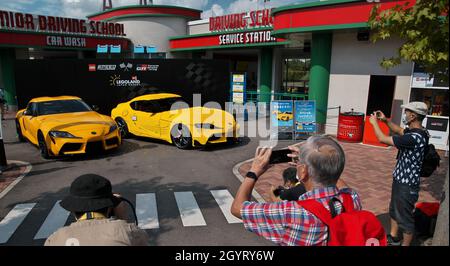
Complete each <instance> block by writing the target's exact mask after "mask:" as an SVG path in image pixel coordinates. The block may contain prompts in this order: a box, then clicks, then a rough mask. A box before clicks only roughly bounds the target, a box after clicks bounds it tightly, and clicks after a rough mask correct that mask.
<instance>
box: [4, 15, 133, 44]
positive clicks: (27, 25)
mask: <svg viewBox="0 0 450 266" xmlns="http://www.w3.org/2000/svg"><path fill="white" fill-rule="evenodd" d="M0 28H2V29H8V30H26V31H46V32H53V33H74V34H94V35H106V36H111V37H112V36H116V37H117V36H120V37H123V36H126V34H125V29H124V25H123V24H120V23H110V22H102V21H90V20H84V19H75V18H63V17H54V16H43V15H32V14H24V13H20V12H12V11H4V10H0Z"/></svg>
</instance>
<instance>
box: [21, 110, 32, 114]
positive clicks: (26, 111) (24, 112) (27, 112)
mask: <svg viewBox="0 0 450 266" xmlns="http://www.w3.org/2000/svg"><path fill="white" fill-rule="evenodd" d="M22 114H23V115H31V112H30V111H28V110H25V111H23V113H22Z"/></svg>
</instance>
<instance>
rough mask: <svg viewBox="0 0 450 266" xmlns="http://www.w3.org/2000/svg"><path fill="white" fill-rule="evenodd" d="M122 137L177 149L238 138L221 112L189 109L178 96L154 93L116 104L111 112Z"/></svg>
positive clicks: (235, 126)
mask: <svg viewBox="0 0 450 266" xmlns="http://www.w3.org/2000/svg"><path fill="white" fill-rule="evenodd" d="M111 117H112V118H113V119H114V120H115V121H116V122H117V125H118V126H119V129H120V132H121V135H122V137H126V136H128V135H129V134H130V133H131V134H133V135H136V136H141V137H149V138H154V139H161V140H164V141H167V142H169V143H172V144H174V145H175V146H177V147H178V148H180V149H188V148H190V147H193V146H203V145H206V144H215V143H223V142H234V141H236V140H237V138H238V129H239V125H238V124H237V123H236V121H235V119H234V117H233V116H232V115H231V114H230V113H228V112H225V111H223V110H220V109H211V108H205V107H192V108H190V107H189V106H188V104H187V103H186V102H184V101H183V99H182V98H181V96H179V95H176V94H170V93H157V94H148V95H143V96H139V97H137V98H134V99H132V100H131V101H128V102H125V103H121V104H119V105H117V107H116V108H114V109H113V110H112V112H111Z"/></svg>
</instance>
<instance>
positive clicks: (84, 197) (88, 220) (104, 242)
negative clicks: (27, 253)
mask: <svg viewBox="0 0 450 266" xmlns="http://www.w3.org/2000/svg"><path fill="white" fill-rule="evenodd" d="M60 205H61V207H63V208H64V209H66V210H68V211H70V212H71V213H72V214H73V215H74V216H75V219H76V222H74V223H72V224H71V225H69V226H66V227H63V228H61V229H59V230H58V231H56V232H55V233H54V234H52V235H51V236H50V237H49V238H48V239H47V241H46V242H45V245H46V246H147V245H148V235H147V233H146V232H145V231H144V230H142V229H139V228H138V227H137V226H136V225H135V224H130V223H127V221H126V219H127V217H128V215H127V213H126V210H125V206H124V205H123V203H122V199H121V197H120V196H119V195H117V194H113V193H112V187H111V182H110V181H109V180H108V179H106V178H104V177H102V176H98V175H94V174H87V175H82V176H80V177H78V178H77V179H75V181H73V183H72V185H71V186H70V195H69V196H67V197H66V198H65V199H63V200H62V201H61V202H60Z"/></svg>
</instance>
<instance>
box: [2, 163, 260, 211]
mask: <svg viewBox="0 0 450 266" xmlns="http://www.w3.org/2000/svg"><path fill="white" fill-rule="evenodd" d="M251 161H253V159H249V160H246V161H243V162H240V163H238V164H236V165H235V166H234V167H233V174H234V175H235V176H236V178H237V179H238V180H239V181H240V182H241V183H242V182H243V181H244V177H243V176H242V175H241V173H239V168H240V167H241V165H243V164H244V163H248V162H251ZM252 196H253V198H255V199H256V200H257V201H258V202H259V203H266V201H265V200H264V198H263V197H262V196H261V195H260V194H259V193H258V192H257V191H256V190H255V189H253V191H252ZM0 198H1V197H0Z"/></svg>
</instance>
